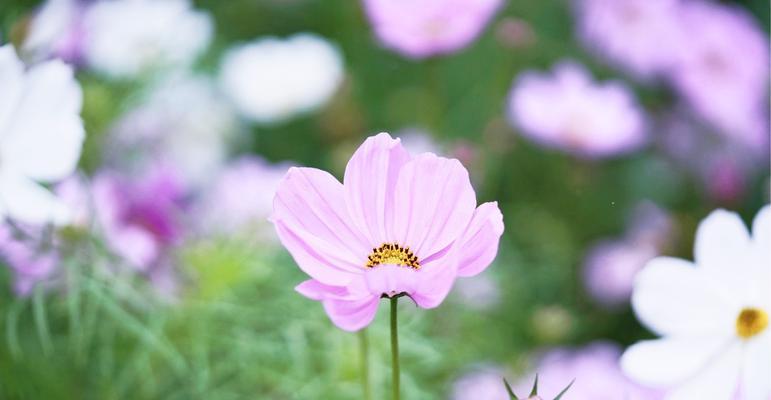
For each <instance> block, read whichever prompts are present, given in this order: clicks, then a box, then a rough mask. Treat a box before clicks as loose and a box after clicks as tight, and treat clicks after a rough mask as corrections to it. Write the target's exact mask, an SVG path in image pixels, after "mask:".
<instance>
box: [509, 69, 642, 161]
mask: <svg viewBox="0 0 771 400" xmlns="http://www.w3.org/2000/svg"><path fill="white" fill-rule="evenodd" d="M509 111H510V118H511V120H512V121H513V123H514V124H515V125H516V126H517V127H519V128H520V129H521V130H522V133H523V134H524V135H525V136H527V137H528V138H529V139H531V140H533V141H535V142H538V143H540V144H542V145H544V146H547V147H553V148H557V149H560V150H563V151H567V152H571V153H575V154H577V155H579V156H582V157H590V158H594V157H606V156H612V155H616V154H619V153H623V152H628V151H631V150H634V149H637V148H639V147H640V146H641V145H642V144H643V143H644V142H645V141H646V131H645V119H644V115H643V111H642V110H641V109H640V107H639V105H638V104H637V102H636V101H635V99H634V96H633V94H632V92H631V91H630V90H629V89H628V88H627V87H626V86H624V85H623V84H622V83H620V82H608V83H604V84H597V83H595V82H592V80H591V77H590V76H589V73H588V72H587V71H586V70H585V69H584V68H583V67H582V66H580V65H578V64H575V63H571V62H563V63H561V64H559V65H558V66H557V67H555V68H554V73H553V74H548V75H547V74H540V73H537V72H526V73H524V74H522V75H521V76H520V77H519V78H518V79H517V81H516V83H515V84H514V87H513V88H512V91H511V95H510V99H509Z"/></svg>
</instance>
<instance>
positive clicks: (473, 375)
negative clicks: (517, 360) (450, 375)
mask: <svg viewBox="0 0 771 400" xmlns="http://www.w3.org/2000/svg"><path fill="white" fill-rule="evenodd" d="M503 377H504V373H503V372H502V371H499V370H497V369H494V368H485V369H480V370H476V371H472V372H469V373H468V374H466V375H463V376H462V377H460V379H458V380H457V381H455V383H454V384H453V389H452V396H451V398H452V400H482V399H483V400H510V397H509V394H508V393H506V387H505V386H504V385H503ZM523 393H530V389H529V388H528V391H526V392H523Z"/></svg>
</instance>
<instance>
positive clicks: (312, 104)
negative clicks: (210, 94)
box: [220, 33, 344, 123]
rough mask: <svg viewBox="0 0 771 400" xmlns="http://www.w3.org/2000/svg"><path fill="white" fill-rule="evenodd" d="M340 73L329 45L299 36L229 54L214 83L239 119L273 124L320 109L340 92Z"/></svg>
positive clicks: (311, 36)
mask: <svg viewBox="0 0 771 400" xmlns="http://www.w3.org/2000/svg"><path fill="white" fill-rule="evenodd" d="M343 72H344V70H343V59H342V56H341V55H340V51H339V50H338V49H337V47H336V46H335V45H333V44H331V43H330V42H328V41H327V40H326V39H324V38H322V37H320V36H317V35H314V34H308V33H301V34H296V35H294V36H291V37H289V38H286V39H279V38H274V37H269V38H262V39H258V40H256V41H254V42H250V43H246V44H241V45H237V46H235V47H233V48H231V49H230V50H228V51H227V53H226V54H225V56H224V57H223V60H222V66H221V72H220V82H221V84H222V87H223V89H224V92H225V93H226V94H227V95H228V96H229V97H230V98H231V100H232V101H233V104H234V105H235V106H236V108H237V109H238V110H239V111H241V113H243V115H244V116H246V117H247V118H250V119H252V120H254V121H256V122H261V123H275V122H280V121H283V120H286V119H288V118H290V117H292V116H294V115H296V114H300V113H305V112H309V111H312V110H314V109H316V108H318V107H320V106H322V105H323V104H324V103H326V102H327V100H329V98H330V97H331V96H332V95H333V94H334V93H335V91H336V90H337V88H338V87H339V86H340V83H341V82H342V80H343Z"/></svg>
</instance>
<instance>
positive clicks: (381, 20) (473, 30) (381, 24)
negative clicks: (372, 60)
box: [364, 0, 502, 58]
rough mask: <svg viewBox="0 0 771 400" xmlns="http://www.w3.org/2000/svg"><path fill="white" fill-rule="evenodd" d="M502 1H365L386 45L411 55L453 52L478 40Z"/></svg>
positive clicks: (422, 55) (376, 29) (420, 55)
mask: <svg viewBox="0 0 771 400" xmlns="http://www.w3.org/2000/svg"><path fill="white" fill-rule="evenodd" d="M501 3H502V1H501V0H417V1H416V0H364V9H365V12H366V14H367V17H369V20H370V23H371V24H372V27H373V28H374V30H375V34H376V35H377V37H378V39H380V41H381V42H382V43H383V45H384V46H385V47H388V48H390V49H393V50H396V51H397V52H399V53H401V54H402V55H404V56H406V57H410V58H425V57H430V56H435V55H439V54H448V53H453V52H455V51H457V50H459V49H461V48H463V47H466V46H467V45H468V44H469V43H471V42H472V41H474V39H476V37H477V36H479V34H480V33H481V32H482V30H483V29H484V27H485V25H487V22H488V21H489V20H490V19H491V18H492V16H493V15H494V14H495V11H496V10H497V9H498V8H499V7H500V5H501Z"/></svg>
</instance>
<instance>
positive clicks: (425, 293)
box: [410, 254, 458, 308]
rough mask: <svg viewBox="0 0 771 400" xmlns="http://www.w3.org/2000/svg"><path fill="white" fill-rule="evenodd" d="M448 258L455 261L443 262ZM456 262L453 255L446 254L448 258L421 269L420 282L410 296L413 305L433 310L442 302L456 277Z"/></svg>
mask: <svg viewBox="0 0 771 400" xmlns="http://www.w3.org/2000/svg"><path fill="white" fill-rule="evenodd" d="M448 258H453V259H455V260H453V261H451V262H449V263H447V262H443V261H445V260H447V259H448ZM456 260H457V258H456V257H455V256H454V255H453V254H448V257H445V258H442V259H440V260H437V261H436V262H432V263H430V264H428V265H424V266H423V267H422V268H421V270H420V281H419V282H418V284H417V288H416V289H415V292H414V293H412V294H411V295H410V297H411V298H412V300H414V301H415V304H417V305H418V306H420V307H422V308H434V307H437V306H438V305H439V304H441V303H442V301H444V299H445V297H447V294H448V293H450V289H452V285H453V283H455V278H456V277H457V276H458V273H457V272H458V271H457V265H458V263H457V261H456ZM447 261H449V260H447Z"/></svg>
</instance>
